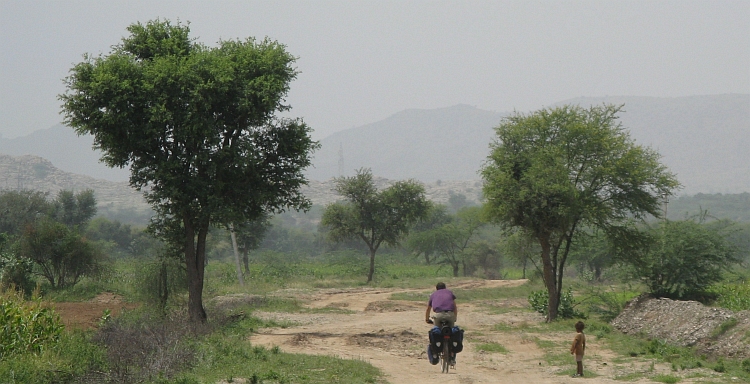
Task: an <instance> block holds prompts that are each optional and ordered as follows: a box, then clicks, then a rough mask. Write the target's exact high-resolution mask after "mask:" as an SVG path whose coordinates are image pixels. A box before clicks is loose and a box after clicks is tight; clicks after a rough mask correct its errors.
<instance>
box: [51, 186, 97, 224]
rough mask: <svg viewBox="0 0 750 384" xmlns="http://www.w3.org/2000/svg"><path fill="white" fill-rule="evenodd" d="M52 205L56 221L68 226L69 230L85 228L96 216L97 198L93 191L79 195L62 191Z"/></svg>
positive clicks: (88, 190)
mask: <svg viewBox="0 0 750 384" xmlns="http://www.w3.org/2000/svg"><path fill="white" fill-rule="evenodd" d="M52 204H53V205H54V214H53V217H54V219H55V221H57V222H59V223H63V224H65V225H67V226H68V228H77V227H85V225H86V224H87V223H88V222H89V220H91V218H92V217H94V215H95V214H96V198H95V197H94V191H93V190H91V189H87V190H85V191H81V192H78V193H74V192H73V191H70V190H65V189H63V190H60V192H58V193H57V196H56V197H55V200H54V201H53V202H52Z"/></svg>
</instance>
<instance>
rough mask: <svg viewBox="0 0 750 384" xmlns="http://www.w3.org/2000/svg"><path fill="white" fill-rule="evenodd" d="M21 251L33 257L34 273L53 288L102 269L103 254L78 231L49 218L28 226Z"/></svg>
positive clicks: (21, 253) (28, 256) (21, 241)
mask: <svg viewBox="0 0 750 384" xmlns="http://www.w3.org/2000/svg"><path fill="white" fill-rule="evenodd" d="M19 254H20V255H21V256H22V257H25V258H28V259H30V260H31V261H33V262H34V264H35V265H36V268H35V273H36V274H38V275H40V276H42V277H44V278H45V279H47V281H48V282H49V284H50V285H51V286H52V287H53V288H65V287H68V286H73V285H75V284H76V283H77V282H78V280H79V279H80V278H81V277H82V276H87V275H88V276H95V275H96V274H98V273H99V272H101V267H102V259H103V258H104V255H103V254H102V253H101V252H100V251H99V249H98V248H96V247H95V246H94V245H93V244H91V243H90V242H88V241H87V240H86V239H84V238H83V237H81V236H80V235H79V234H78V233H77V232H76V231H74V230H71V229H69V228H68V227H67V226H65V225H64V224H61V223H58V222H56V221H53V220H50V219H42V220H39V221H38V222H37V223H35V224H34V225H29V226H27V227H26V229H25V230H24V232H23V234H22V235H21V240H20V250H19Z"/></svg>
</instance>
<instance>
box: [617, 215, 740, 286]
mask: <svg viewBox="0 0 750 384" xmlns="http://www.w3.org/2000/svg"><path fill="white" fill-rule="evenodd" d="M650 236H651V237H652V238H653V239H654V241H653V242H652V243H651V246H650V247H648V249H647V250H646V251H645V252H643V253H640V254H635V255H633V256H632V257H631V258H630V259H628V260H627V261H626V262H628V263H629V264H630V265H632V266H633V268H634V274H635V276H634V277H635V278H640V279H643V280H644V282H645V284H646V286H647V287H648V289H649V291H650V292H651V293H653V294H654V295H656V296H664V297H671V298H696V297H702V296H704V295H705V294H706V293H707V292H708V291H709V288H710V287H711V285H712V284H715V283H718V282H720V281H721V280H722V279H723V275H722V272H724V271H726V270H728V268H729V267H730V266H731V265H733V264H734V263H736V262H737V261H738V260H737V258H736V256H735V249H734V248H733V247H731V246H730V245H729V244H727V242H726V240H725V237H724V235H723V234H722V233H721V232H720V231H718V230H716V229H714V228H711V227H709V226H707V225H706V224H701V223H697V222H695V221H693V220H684V221H665V222H663V223H661V224H660V225H659V226H658V227H655V228H653V229H652V230H651V233H650Z"/></svg>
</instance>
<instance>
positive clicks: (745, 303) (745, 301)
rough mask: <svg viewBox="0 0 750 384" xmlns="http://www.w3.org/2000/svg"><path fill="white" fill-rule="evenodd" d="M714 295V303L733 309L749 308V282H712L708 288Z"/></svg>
mask: <svg viewBox="0 0 750 384" xmlns="http://www.w3.org/2000/svg"><path fill="white" fill-rule="evenodd" d="M708 292H709V293H710V294H713V295H716V301H715V302H714V304H715V305H717V306H719V307H722V308H727V309H731V310H733V311H745V310H750V282H748V281H744V282H738V283H721V284H714V285H712V286H711V287H710V288H709V289H708Z"/></svg>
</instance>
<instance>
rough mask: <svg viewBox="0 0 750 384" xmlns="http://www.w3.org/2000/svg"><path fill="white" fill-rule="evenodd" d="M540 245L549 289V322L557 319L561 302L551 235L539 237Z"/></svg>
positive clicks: (545, 278) (545, 283)
mask: <svg viewBox="0 0 750 384" xmlns="http://www.w3.org/2000/svg"><path fill="white" fill-rule="evenodd" d="M539 245H541V247H542V265H543V271H542V272H543V278H544V286H545V287H546V288H547V294H548V295H549V301H548V302H547V322H551V321H553V320H555V319H556V318H557V310H558V308H559V306H560V300H559V296H558V292H557V279H556V277H557V276H555V275H556V274H555V268H554V266H553V265H552V259H551V252H550V251H551V245H550V235H549V234H543V235H541V236H539Z"/></svg>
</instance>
